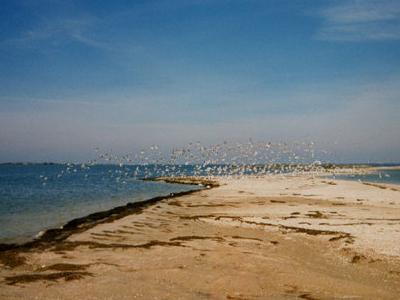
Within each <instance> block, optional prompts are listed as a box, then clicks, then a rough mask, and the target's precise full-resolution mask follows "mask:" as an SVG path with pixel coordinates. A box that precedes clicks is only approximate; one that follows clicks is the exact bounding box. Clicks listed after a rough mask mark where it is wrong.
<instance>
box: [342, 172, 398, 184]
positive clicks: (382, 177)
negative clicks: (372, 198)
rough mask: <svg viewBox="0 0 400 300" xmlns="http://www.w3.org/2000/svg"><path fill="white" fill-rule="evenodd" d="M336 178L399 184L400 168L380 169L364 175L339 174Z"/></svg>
mask: <svg viewBox="0 0 400 300" xmlns="http://www.w3.org/2000/svg"><path fill="white" fill-rule="evenodd" d="M336 178H337V179H346V180H361V181H367V182H375V183H389V184H400V170H381V171H378V172H375V173H372V174H365V175H339V176H336Z"/></svg>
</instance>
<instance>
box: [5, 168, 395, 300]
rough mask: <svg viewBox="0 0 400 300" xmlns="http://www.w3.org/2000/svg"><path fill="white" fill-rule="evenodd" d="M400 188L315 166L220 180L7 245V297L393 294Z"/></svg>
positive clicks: (334, 296)
mask: <svg viewBox="0 0 400 300" xmlns="http://www.w3.org/2000/svg"><path fill="white" fill-rule="evenodd" d="M154 180H162V179H154ZM169 180H170V179H169ZM174 180H175V179H174ZM177 180H180V182H179V183H182V180H187V179H185V178H179V179H177ZM191 180H193V178H192V179H191ZM213 183H216V182H215V181H213ZM202 184H203V185H205V186H207V185H209V184H208V183H206V182H203V183H202ZM211 187H213V188H211ZM398 195H399V191H397V190H396V191H394V190H391V189H389V188H387V189H382V188H380V187H377V186H371V185H364V184H361V183H359V182H357V181H343V180H326V179H323V178H318V177H313V176H312V174H309V175H301V176H297V177H291V178H288V177H285V178H283V177H251V176H245V177H243V178H240V179H239V178H219V179H218V185H216V186H211V185H210V188H208V189H207V188H206V189H202V190H197V191H195V192H193V193H189V194H186V195H180V196H179V197H171V198H168V199H165V198H164V199H165V200H168V201H162V200H161V201H157V202H155V203H154V205H153V204H152V205H148V206H145V207H143V208H142V209H141V210H140V213H137V214H135V213H134V214H131V215H126V216H125V217H122V218H118V219H114V220H113V221H111V222H107V223H106V222H104V223H98V224H96V226H92V227H90V228H87V229H83V230H82V231H80V230H78V231H77V232H76V233H73V234H71V235H69V236H68V237H66V238H65V239H62V240H60V241H55V242H53V243H50V244H47V245H44V246H43V247H42V248H40V247H39V248H32V249H29V251H28V250H27V251H18V250H16V251H8V253H7V255H8V257H7V260H6V261H5V260H3V267H0V287H1V289H0V298H1V297H4V298H7V299H20V298H28V299H30V298H34V297H36V298H40V299H54V298H57V299H77V298H91V299H110V298H112V297H117V298H118V299H133V298H139V299H160V298H166V299H199V300H201V299H207V298H208V299H221V300H222V299H249V300H250V299H251V300H257V299H278V300H280V299H282V300H287V299H344V298H361V299H396V297H397V296H398V295H399V293H400V246H399V245H397V243H396V241H398V240H399V238H400V219H399V217H398V216H399V213H400V203H399V202H398ZM172 198H173V199H172ZM0 253H2V252H0ZM4 253H6V252H3V254H4ZM4 262H7V263H8V265H5V264H4ZM0 263H1V262H0Z"/></svg>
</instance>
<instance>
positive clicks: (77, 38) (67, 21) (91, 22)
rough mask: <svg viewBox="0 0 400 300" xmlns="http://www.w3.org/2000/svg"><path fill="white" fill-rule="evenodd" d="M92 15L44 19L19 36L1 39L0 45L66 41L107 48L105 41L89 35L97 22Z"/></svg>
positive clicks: (58, 44)
mask: <svg viewBox="0 0 400 300" xmlns="http://www.w3.org/2000/svg"><path fill="white" fill-rule="evenodd" d="M97 22H98V21H97V19H96V18H94V17H80V18H61V19H46V20H43V21H42V22H41V23H39V24H37V25H36V26H35V27H33V28H31V29H28V30H26V31H24V32H23V33H22V34H21V35H20V36H18V37H15V38H12V39H8V40H4V41H2V43H1V44H2V45H3V46H4V45H12V46H17V47H33V48H34V47H36V46H40V47H43V45H44V43H46V45H47V46H50V47H58V46H63V45H65V44H66V43H71V42H75V43H80V44H83V45H85V46H88V47H93V48H103V49H105V48H108V46H107V45H106V44H105V43H102V42H99V41H97V40H96V39H95V38H93V37H91V35H92V32H93V27H94V26H95V25H96V23H97Z"/></svg>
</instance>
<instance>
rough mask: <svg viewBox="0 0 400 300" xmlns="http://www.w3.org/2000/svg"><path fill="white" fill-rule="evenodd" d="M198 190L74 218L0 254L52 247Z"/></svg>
mask: <svg viewBox="0 0 400 300" xmlns="http://www.w3.org/2000/svg"><path fill="white" fill-rule="evenodd" d="M145 180H148V181H165V182H168V183H172V184H183V182H182V178H177V179H176V180H174V178H168V179H166V180H164V179H160V178H146V179H145ZM185 184H188V185H199V184H202V185H203V186H209V187H210V188H214V187H217V186H218V183H217V182H214V181H209V180H205V179H204V180H203V179H190V182H185ZM201 190H203V189H199V190H197V189H196V190H189V191H185V192H178V193H170V194H169V195H166V196H157V197H154V198H151V199H148V200H144V201H140V202H130V203H127V204H126V205H122V206H117V207H114V208H112V209H109V210H105V211H100V212H95V213H92V214H89V215H87V216H84V217H81V218H76V219H73V220H71V221H69V222H68V223H66V224H65V225H64V226H62V227H60V228H53V229H48V230H46V231H45V232H44V233H43V235H42V236H40V237H38V238H36V239H35V240H33V241H29V242H26V243H23V244H15V243H14V244H0V252H5V251H8V250H30V249H32V248H39V247H46V246H51V245H54V244H55V243H57V242H61V241H63V240H65V239H67V238H68V237H69V236H70V235H72V234H74V233H78V232H83V231H85V230H88V229H90V228H92V227H94V226H96V225H98V224H102V223H109V222H112V221H114V220H118V219H121V218H123V217H126V216H128V215H131V214H140V213H141V212H142V211H143V210H144V209H145V208H147V207H149V206H152V205H154V204H155V203H157V202H159V201H161V200H169V199H173V198H177V197H181V196H185V195H189V194H193V193H196V192H199V191H201Z"/></svg>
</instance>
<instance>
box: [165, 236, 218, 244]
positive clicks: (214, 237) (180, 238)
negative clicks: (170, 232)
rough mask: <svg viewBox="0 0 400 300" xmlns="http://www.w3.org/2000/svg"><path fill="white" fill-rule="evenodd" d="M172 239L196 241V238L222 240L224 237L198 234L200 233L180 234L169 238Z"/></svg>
mask: <svg viewBox="0 0 400 300" xmlns="http://www.w3.org/2000/svg"><path fill="white" fill-rule="evenodd" d="M169 240H170V241H194V240H212V241H217V242H222V241H224V239H223V238H222V237H220V236H198V235H186V236H178V237H174V238H171V239H169Z"/></svg>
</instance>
